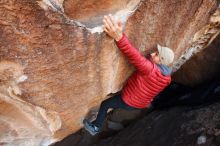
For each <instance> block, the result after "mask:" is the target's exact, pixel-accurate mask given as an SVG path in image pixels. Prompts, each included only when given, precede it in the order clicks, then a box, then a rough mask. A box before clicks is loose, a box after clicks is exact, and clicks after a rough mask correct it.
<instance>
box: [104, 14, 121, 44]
mask: <svg viewBox="0 0 220 146" xmlns="http://www.w3.org/2000/svg"><path fill="white" fill-rule="evenodd" d="M103 23H104V25H103V29H104V31H105V32H106V33H107V34H108V35H109V36H110V37H112V38H113V39H115V40H116V41H119V40H120V39H121V38H122V23H121V22H117V23H116V22H115V21H114V20H113V17H112V15H108V16H104V18H103Z"/></svg>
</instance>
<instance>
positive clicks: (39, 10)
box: [0, 0, 219, 146]
mask: <svg viewBox="0 0 220 146" xmlns="http://www.w3.org/2000/svg"><path fill="white" fill-rule="evenodd" d="M218 5H219V4H218V1H216V0H197V1H194V0H188V1H185V0H180V1H178V2H177V1H176V0H165V1H163V2H161V1H157V0H144V1H139V0H126V1H116V0H113V1H111V2H106V1H104V0H102V1H95V0H92V1H73V0H42V1H40V0H39V1H35V0H32V1H30V0H19V1H16V0H1V1H0V105H1V106H0V113H1V114H0V116H1V118H0V123H1V126H0V144H2V145H4V144H5V145H7V144H8V145H28V146H29V145H49V144H51V143H53V142H55V141H58V140H61V139H62V138H64V137H65V136H67V135H69V134H71V133H74V132H76V131H77V130H79V129H80V128H81V127H82V124H81V122H82V120H83V118H84V117H85V116H86V115H87V113H88V112H89V111H90V110H91V109H97V106H98V105H99V104H100V102H101V101H102V100H103V99H104V98H106V97H107V96H108V95H109V94H111V93H115V92H118V91H119V90H120V89H121V88H122V86H123V84H124V82H125V81H126V79H127V77H128V76H129V75H130V74H131V73H132V71H133V70H134V69H133V68H132V66H131V65H129V64H128V62H127V60H126V59H125V57H123V55H122V54H121V53H120V51H119V50H118V49H117V48H116V46H115V45H114V41H113V40H112V39H110V38H109V37H108V36H106V34H105V33H103V32H102V28H101V24H102V22H101V18H102V17H103V15H104V14H107V13H112V14H113V15H114V17H115V19H116V20H121V21H122V22H123V24H124V29H125V33H126V34H127V35H128V37H129V38H130V40H131V41H132V42H133V44H134V45H135V46H136V47H137V48H139V50H140V51H143V54H145V51H146V52H148V51H149V50H150V49H151V48H153V47H155V46H156V44H157V43H159V44H161V45H164V46H168V47H171V48H172V49H173V50H174V52H175V53H176V58H175V61H176V64H178V65H179V66H178V65H176V66H177V67H176V69H177V70H178V68H179V67H180V66H181V65H182V64H183V63H184V61H181V60H180V61H179V58H181V55H184V54H185V56H187V57H186V59H185V60H188V59H190V58H191V56H192V55H193V52H195V53H197V52H198V51H201V50H203V49H205V48H206V47H207V45H205V44H210V43H211V42H212V40H213V39H214V38H215V37H216V36H217V34H218V33H219V15H218V14H219V13H217V12H218V9H219V7H218ZM214 18H215V19H214ZM208 26H210V27H209V28H212V29H208V30H211V33H208V34H209V35H210V36H209V37H205V38H204V42H206V43H203V44H202V45H201V44H199V45H198V43H195V42H196V41H197V40H200V38H201V37H203V36H204V34H205V33H206V32H209V31H207V27H208ZM213 29H214V30H213ZM195 36H196V37H195ZM206 36H207V35H206ZM197 46H199V47H198V48H197ZM192 47H193V48H195V49H194V50H192V49H190V48H192ZM187 50H189V51H187ZM195 53H194V54H195ZM207 65H208V63H207ZM213 69H214V68H213ZM188 70H190V72H194V69H193V68H190V69H186V71H185V72H188ZM196 72H197V70H196ZM181 75H182V74H181ZM202 79H203V77H201V78H200V79H199V80H202ZM188 80H191V81H192V82H193V81H194V78H190V79H188ZM182 82H187V80H182Z"/></svg>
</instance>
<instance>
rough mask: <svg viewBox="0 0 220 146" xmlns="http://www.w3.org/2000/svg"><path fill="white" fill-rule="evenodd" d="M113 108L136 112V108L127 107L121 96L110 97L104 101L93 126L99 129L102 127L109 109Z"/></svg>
mask: <svg viewBox="0 0 220 146" xmlns="http://www.w3.org/2000/svg"><path fill="white" fill-rule="evenodd" d="M110 108H113V109H116V108H120V109H125V110H134V109H136V108H134V107H131V106H129V105H127V104H126V103H125V102H124V101H123V100H122V98H121V94H119V95H116V96H113V97H110V98H108V99H106V100H104V101H102V103H101V106H100V108H99V112H98V115H97V118H96V120H95V121H94V122H93V124H94V125H95V126H97V127H99V128H101V127H102V124H103V122H104V120H105V118H106V116H107V112H108V109H110Z"/></svg>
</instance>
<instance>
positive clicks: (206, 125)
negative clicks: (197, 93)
mask: <svg viewBox="0 0 220 146" xmlns="http://www.w3.org/2000/svg"><path fill="white" fill-rule="evenodd" d="M219 107H220V104H219V103H217V104H214V105H210V106H206V107H202V108H194V109H193V108H187V107H179V108H177V107H176V108H170V109H168V110H163V111H154V112H152V113H150V114H149V115H147V116H146V117H144V118H143V119H141V120H139V121H138V122H136V123H135V124H133V125H130V126H129V127H127V128H126V129H125V130H123V131H122V132H120V133H118V134H117V135H116V136H114V137H111V138H108V139H106V140H102V141H100V142H99V143H98V144H95V145H96V146H102V145H106V146H133V145H137V146H144V145H149V146H160V145H169V146H185V145H193V146H194V145H204V146H206V145H219V144H220V141H219V140H220V139H219V138H220V127H219V126H220V125H219V122H220V118H219V114H220V113H219V110H218V108H219Z"/></svg>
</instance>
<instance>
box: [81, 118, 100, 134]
mask: <svg viewBox="0 0 220 146" xmlns="http://www.w3.org/2000/svg"><path fill="white" fill-rule="evenodd" d="M83 124H84V127H85V129H86V131H88V132H89V133H90V134H91V135H93V136H94V135H96V134H98V133H99V132H100V128H98V127H97V126H95V125H94V124H92V123H91V122H90V121H88V120H87V119H85V120H83Z"/></svg>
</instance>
